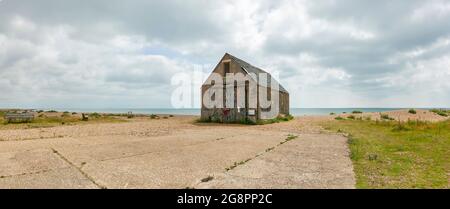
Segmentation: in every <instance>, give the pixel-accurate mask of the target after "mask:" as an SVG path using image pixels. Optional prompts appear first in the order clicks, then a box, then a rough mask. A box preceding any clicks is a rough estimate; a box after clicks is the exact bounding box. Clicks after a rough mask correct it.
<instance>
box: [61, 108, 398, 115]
mask: <svg viewBox="0 0 450 209" xmlns="http://www.w3.org/2000/svg"><path fill="white" fill-rule="evenodd" d="M397 109H400V108H291V110H290V112H291V115H294V116H301V115H329V114H330V113H332V112H333V113H343V112H352V111H354V110H359V111H362V112H383V111H390V110H397ZM55 110H58V111H70V112H98V113H127V112H129V111H131V112H133V113H140V114H173V115H200V109H197V108H195V109H164V108H142V109H139V108H129V109H126V108H105V109H87V108H86V109H77V108H62V109H58V108H56V109H55Z"/></svg>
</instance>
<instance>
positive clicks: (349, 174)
mask: <svg viewBox="0 0 450 209" xmlns="http://www.w3.org/2000/svg"><path fill="white" fill-rule="evenodd" d="M149 123H151V124H149V125H148V127H147V126H146V123H145V122H142V121H140V122H138V123H136V126H137V127H138V128H137V129H139V130H141V131H142V133H143V134H133V133H134V132H133V131H132V130H131V131H130V130H129V129H130V128H131V129H132V128H133V123H132V122H130V123H125V124H123V127H121V126H122V124H117V123H116V124H113V125H112V128H114V129H121V128H122V129H126V130H120V131H119V130H115V131H113V132H112V134H108V132H107V131H106V130H107V124H102V125H101V130H102V131H101V134H99V135H95V133H93V132H90V133H89V134H86V135H78V134H76V133H75V132H74V131H71V130H66V129H63V128H54V129H52V128H49V129H47V130H45V132H51V133H52V134H53V135H55V136H57V137H54V138H42V139H41V138H38V139H29V138H30V137H28V138H27V137H22V136H21V137H16V136H18V135H20V134H19V133H18V130H15V131H14V132H13V133H14V134H13V135H9V134H10V133H11V132H12V131H8V132H5V133H0V135H1V134H3V135H5V136H8V137H6V138H7V139H8V141H0V188H186V187H195V188H353V185H354V177H353V169H352V165H351V162H350V159H349V158H348V150H347V145H346V143H345V141H346V139H345V138H343V137H341V136H337V135H326V134H304V133H300V132H299V131H298V130H297V129H296V128H284V129H278V128H276V126H274V128H268V129H265V130H262V129H261V128H260V127H256V126H255V127H252V126H217V125H212V126H198V125H192V124H191V123H188V122H185V121H183V122H179V123H173V124H172V125H170V126H169V125H165V126H161V125H155V124H153V123H154V122H149ZM289 123H290V122H289ZM289 123H286V124H289ZM177 124H178V125H177ZM90 126H91V125H84V126H74V127H72V128H74V129H76V130H78V131H81V132H83V129H87V130H95V127H90ZM92 126H95V124H93V125H92ZM277 126H279V125H277ZM290 126H292V127H296V125H295V123H292V124H290ZM153 127H157V128H158V130H155V132H157V133H158V134H153V133H152V130H153V129H152V128H153ZM161 127H167V128H169V129H168V130H160V129H161ZM267 127H269V126H267ZM69 128H70V127H69ZM171 129H173V130H171ZM281 130H282V131H281ZM58 131H64V132H65V133H72V134H71V135H70V136H63V137H60V136H59V134H58ZM0 132H2V130H0ZM28 132H29V131H28ZM130 133H131V134H130ZM161 133H164V134H161ZM32 134H34V132H32ZM292 134H294V135H298V136H299V137H298V138H297V139H295V140H292V141H289V142H286V143H284V142H285V141H286V138H287V137H288V135H292ZM14 137H16V138H14ZM21 138H27V140H20V139H21ZM271 148H274V149H271ZM268 150H269V151H268ZM244 161H245V163H244V164H242V165H239V166H237V167H235V168H233V169H232V170H229V171H227V170H226V169H227V168H230V167H233V165H235V164H239V163H240V162H244ZM209 176H213V177H214V178H213V180H212V181H209V182H204V183H202V179H205V178H206V177H209Z"/></svg>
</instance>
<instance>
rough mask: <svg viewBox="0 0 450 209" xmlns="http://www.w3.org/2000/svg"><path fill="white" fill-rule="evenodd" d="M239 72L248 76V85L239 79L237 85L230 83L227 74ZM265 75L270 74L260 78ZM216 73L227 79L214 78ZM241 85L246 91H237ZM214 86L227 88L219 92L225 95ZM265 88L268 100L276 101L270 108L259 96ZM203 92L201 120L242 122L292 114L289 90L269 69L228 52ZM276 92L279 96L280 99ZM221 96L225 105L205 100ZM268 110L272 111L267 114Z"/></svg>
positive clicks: (204, 86) (206, 83) (203, 87)
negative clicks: (212, 91) (214, 90)
mask: <svg viewBox="0 0 450 209" xmlns="http://www.w3.org/2000/svg"><path fill="white" fill-rule="evenodd" d="M235 74H242V75H248V76H246V78H247V79H246V80H245V84H242V83H241V84H238V83H237V82H236V81H235V82H233V84H230V83H227V81H226V78H227V77H226V76H227V75H228V76H230V75H231V76H233V75H235ZM261 74H265V76H268V77H267V79H266V80H263V79H260V76H259V75H261ZM213 75H220V77H221V79H223V80H222V81H220V80H218V79H214V76H213ZM216 78H217V77H216ZM217 81H220V82H222V83H221V85H216V83H217ZM217 86H218V87H217ZM239 87H241V88H242V89H243V90H242V91H239V90H237V88H239ZM261 87H264V88H261ZM274 87H275V88H274ZM213 88H223V90H221V91H217V92H220V93H219V94H222V95H221V97H218V95H215V94H217V92H216V93H211V89H213ZM261 89H265V90H266V91H267V93H266V92H264V94H263V95H264V96H265V98H266V101H268V102H272V103H271V105H270V107H265V106H263V105H260V100H259V99H258V98H260V96H261V93H262V92H260V91H262V90H261ZM229 90H232V91H229ZM233 90H234V91H233ZM201 92H202V94H201V95H202V108H201V120H203V121H214V122H224V123H233V122H242V121H252V122H256V121H258V120H260V119H263V120H265V119H272V118H275V117H277V116H279V115H289V93H288V91H286V89H285V88H284V87H283V86H281V85H280V84H279V83H278V82H277V81H275V80H274V79H273V78H272V76H271V75H270V74H269V73H267V72H266V71H264V70H262V69H260V68H258V67H255V66H253V65H251V64H249V63H247V62H245V61H243V60H241V59H239V58H237V57H234V56H232V55H231V54H228V53H225V55H224V56H223V57H222V59H221V60H220V62H219V63H218V64H217V66H216V67H215V68H214V70H213V71H212V73H211V75H210V76H209V77H208V79H207V80H206V81H205V82H204V83H203V85H202V87H201ZM238 92H241V93H238ZM274 95H275V96H277V97H276V99H275V96H274ZM278 95H279V96H278ZM217 98H219V99H222V102H223V106H213V107H211V105H206V104H207V102H208V101H205V100H215V99H217ZM238 101H241V103H240V104H242V105H239V104H238ZM227 102H228V103H227ZM230 103H231V105H230ZM268 112H270V114H266V113H268Z"/></svg>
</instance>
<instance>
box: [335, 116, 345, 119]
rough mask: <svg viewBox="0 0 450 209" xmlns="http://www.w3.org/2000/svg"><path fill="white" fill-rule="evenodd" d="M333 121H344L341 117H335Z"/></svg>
mask: <svg viewBox="0 0 450 209" xmlns="http://www.w3.org/2000/svg"><path fill="white" fill-rule="evenodd" d="M334 119H335V120H344V118H343V117H341V116H337V117H335V118H334Z"/></svg>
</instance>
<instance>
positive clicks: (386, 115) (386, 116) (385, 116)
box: [380, 114, 394, 120]
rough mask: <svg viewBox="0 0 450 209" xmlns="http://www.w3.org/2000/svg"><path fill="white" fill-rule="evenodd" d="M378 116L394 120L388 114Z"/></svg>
mask: <svg viewBox="0 0 450 209" xmlns="http://www.w3.org/2000/svg"><path fill="white" fill-rule="evenodd" d="M380 118H381V119H384V120H394V118H391V117H389V115H388V114H380Z"/></svg>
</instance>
